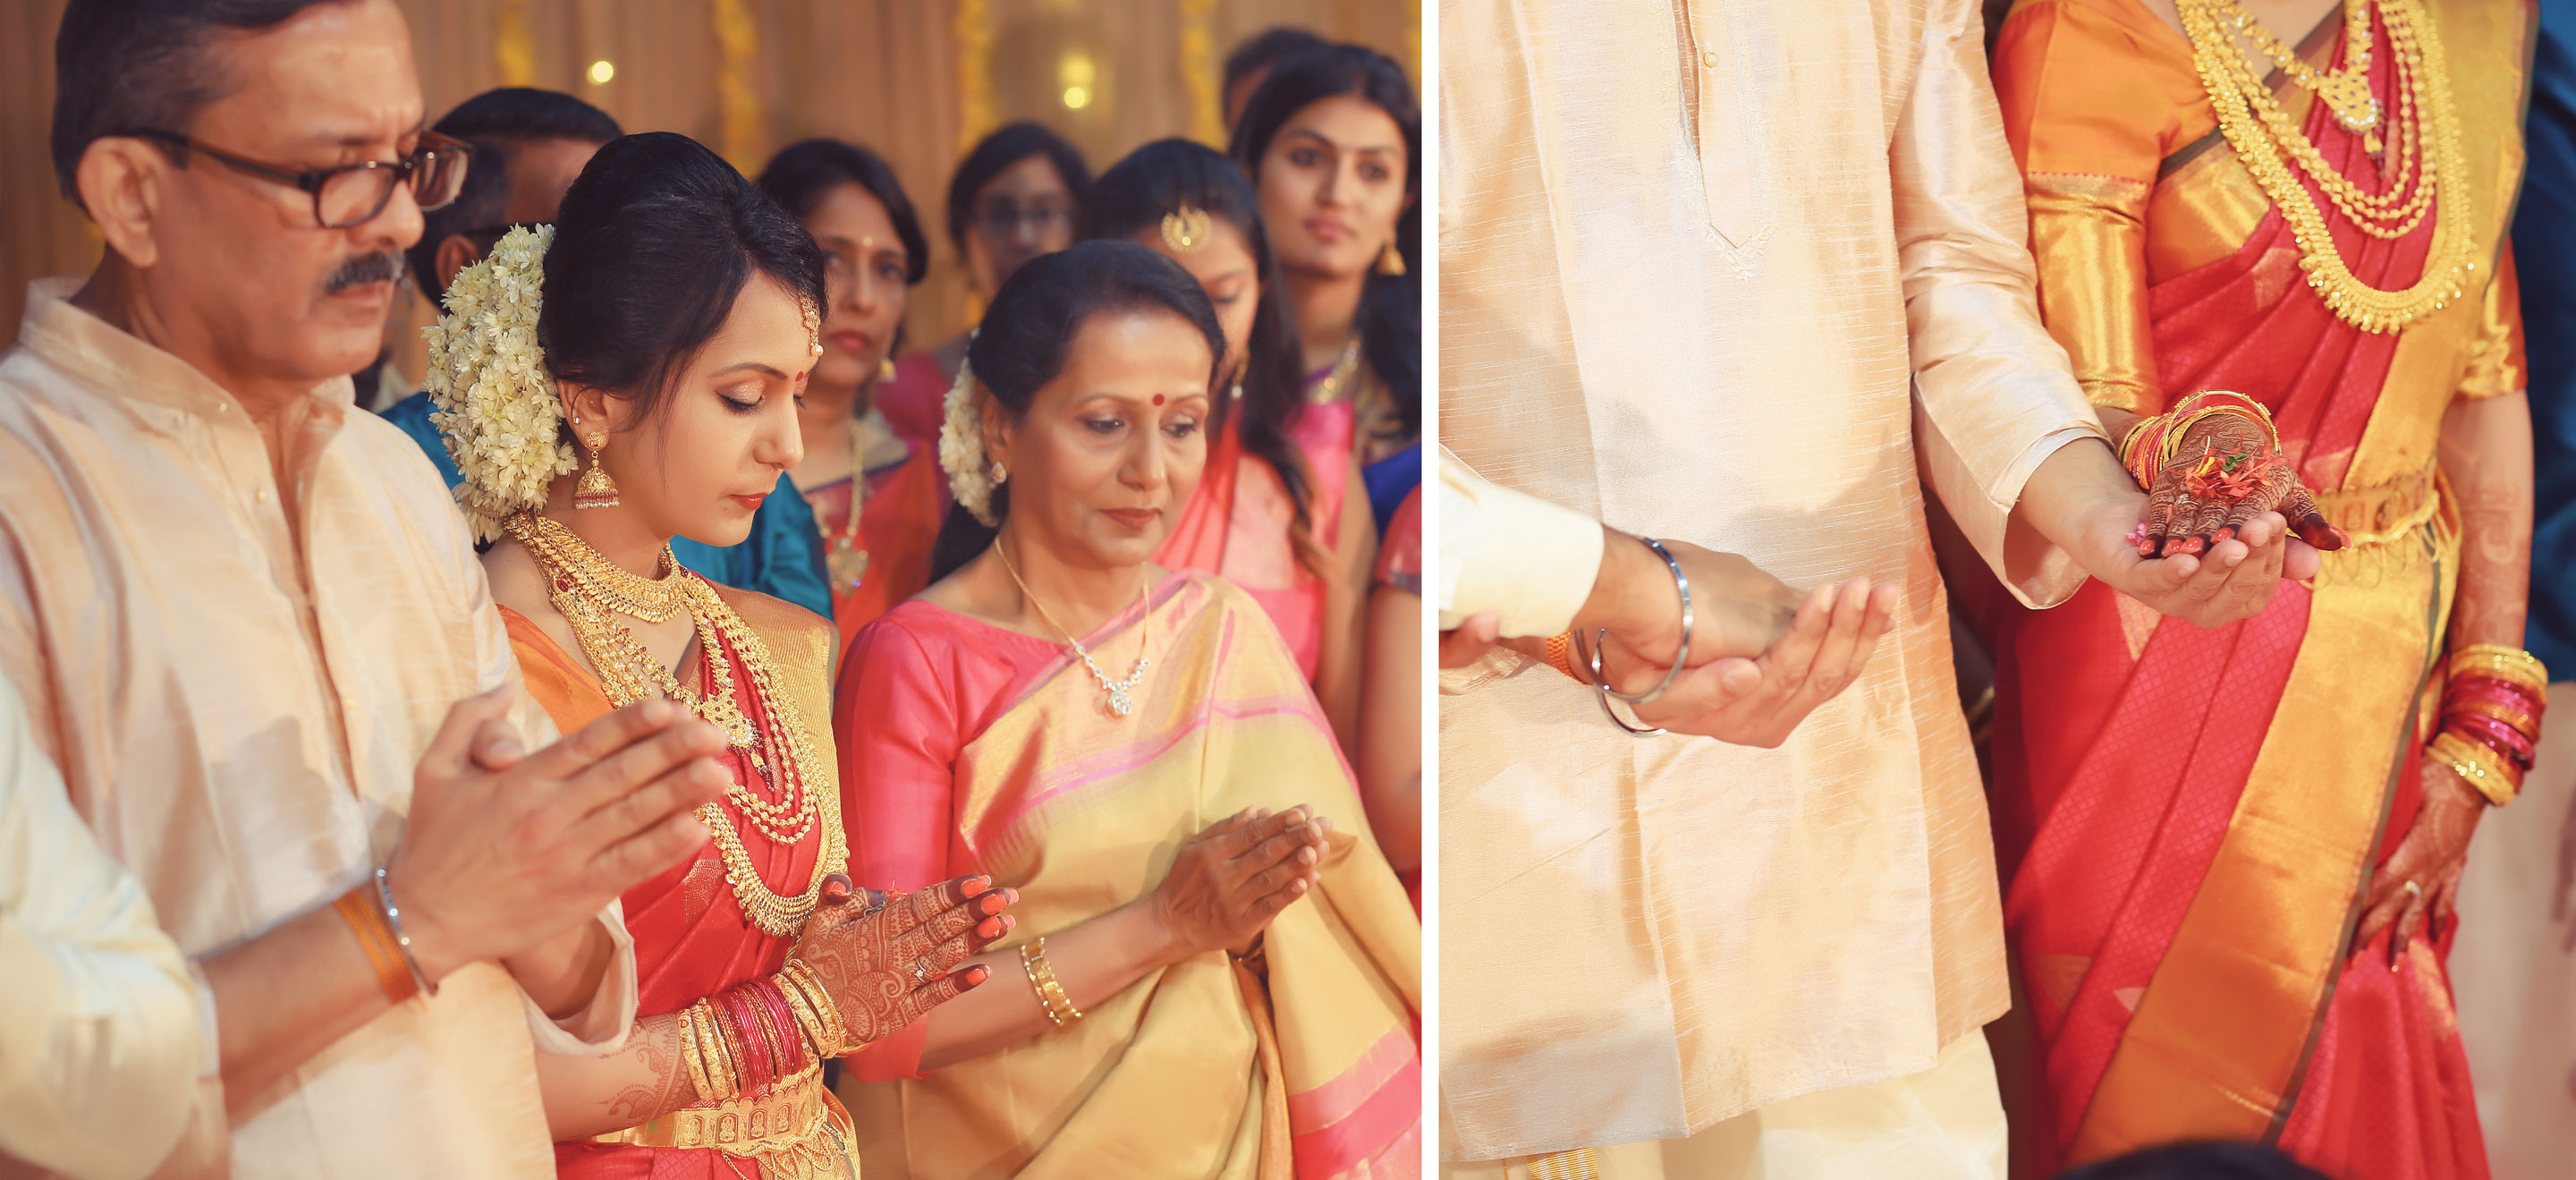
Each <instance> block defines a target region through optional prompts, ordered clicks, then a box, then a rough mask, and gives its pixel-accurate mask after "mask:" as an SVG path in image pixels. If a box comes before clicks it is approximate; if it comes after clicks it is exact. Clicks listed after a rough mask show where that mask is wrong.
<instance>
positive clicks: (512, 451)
mask: <svg viewBox="0 0 2576 1180" xmlns="http://www.w3.org/2000/svg"><path fill="white" fill-rule="evenodd" d="M554 233H555V231H554V227H553V226H551V225H539V226H533V227H531V226H519V227H517V228H514V229H512V230H511V231H510V232H509V233H508V234H506V235H504V236H503V237H502V238H501V240H500V241H499V242H498V243H496V244H494V245H493V247H492V252H491V253H490V254H489V255H487V256H485V257H484V259H483V260H482V261H480V262H477V263H475V264H474V265H472V266H469V267H466V268H465V269H464V270H463V271H462V272H460V273H458V274H457V276H456V281H455V282H453V283H450V284H448V287H447V314H445V315H442V316H440V317H439V319H438V322H437V323H436V324H433V325H431V326H429V327H427V328H423V329H421V336H422V337H423V338H424V339H426V340H428V342H429V372H428V374H427V376H426V378H425V379H424V381H423V384H424V385H425V386H426V387H427V389H428V391H429V400H430V404H431V405H433V406H435V407H436V409H435V410H434V411H433V412H432V413H431V414H430V416H429V420H430V422H431V423H432V424H434V425H436V426H437V427H438V429H439V433H440V434H442V435H444V436H446V439H447V455H448V457H449V458H451V459H454V460H455V461H456V469H457V471H458V472H460V473H462V474H463V475H464V477H465V482H464V483H463V484H461V485H459V486H458V487H457V489H456V501H457V503H458V505H460V506H461V507H463V508H464V510H465V515H466V519H467V520H468V521H469V522H470V523H471V524H472V526H473V529H474V539H475V540H476V541H478V542H479V541H490V540H496V539H498V538H499V537H500V536H501V535H502V534H501V522H502V521H503V520H506V519H508V518H510V517H512V516H516V515H518V514H519V513H521V512H526V511H531V510H533V509H536V508H539V507H542V506H543V505H544V504H545V502H546V488H547V486H548V485H550V484H552V483H553V482H554V478H555V477H556V476H558V475H565V474H569V473H570V472H571V471H572V470H573V469H574V466H575V463H574V459H573V450H572V445H571V444H570V443H567V442H565V441H563V437H562V424H563V416H564V411H563V401H562V399H561V398H560V397H558V396H557V395H556V393H555V379H554V375H553V374H551V373H549V372H547V371H546V360H545V354H544V352H543V350H541V349H540V348H538V346H537V311H538V309H539V307H540V306H542V295H543V291H544V288H545V277H546V276H545V258H546V247H547V246H548V245H549V244H550V243H552V242H553V241H554Z"/></svg>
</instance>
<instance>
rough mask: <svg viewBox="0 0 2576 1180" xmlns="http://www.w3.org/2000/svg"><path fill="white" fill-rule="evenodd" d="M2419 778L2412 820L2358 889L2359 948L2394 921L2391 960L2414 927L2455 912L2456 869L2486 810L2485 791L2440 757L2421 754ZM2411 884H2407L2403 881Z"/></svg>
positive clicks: (2429, 928)
mask: <svg viewBox="0 0 2576 1180" xmlns="http://www.w3.org/2000/svg"><path fill="white" fill-rule="evenodd" d="M2417 773H2418V774H2419V775H2421V776H2422V778H2423V783H2424V806H2423V809H2422V810H2421V811H2419V812H2417V813H2416V815H2415V823H2414V826H2412V827H2410V828H2408V829H2407V830H2406V838H2405V839H2403V840H2399V841H2398V842H2397V851H2395V852H2393V853H2390V854H2389V857H2388V861H2387V863H2385V864H2382V865H2380V866H2379V870H2378V871H2377V872H2375V873H2372V874H2371V875H2370V888H2369V889H2368V890H2367V891H2365V892H2364V893H2363V894H2362V912H2361V929H2360V931H2359V932H2358V933H2356V934H2354V935H2353V939H2352V946H2353V951H2354V953H2356V954H2357V953H2359V952H2360V950H2361V948H2362V947H2363V946H2365V945H2367V944H2368V943H2369V942H2370V940H2371V939H2374V938H2377V937H2379V932H2380V931H2382V930H2386V929H2388V928H2389V927H2390V926H2392V925H2394V926H2395V927H2396V928H2397V933H2396V934H2395V935H2394V936H2393V937H2391V938H2390V939H2389V940H2388V962H2389V965H2390V966H2392V967H2393V966H2395V965H2396V964H2397V960H2398V958H2399V957H2400V956H2402V955H2404V954H2405V953H2406V942H2407V940H2408V939H2410V938H2412V937H2414V935H2415V932H2416V931H2417V930H2419V929H2420V930H2422V931H2423V932H2424V936H2425V937H2427V938H2430V937H2432V934H2433V924H2434V923H2435V922H2439V921H2441V920H2443V919H2446V918H2449V917H2450V916H2451V915H2452V914H2453V913H2455V912H2457V910H2458V907H2459V899H2460V898H2459V894H2460V870H2462V869H2464V868H2467V867H2468V863H2469V838H2470V837H2471V836H2474V835H2476V834H2477V830H2478V820H2479V818H2480V817H2482V816H2484V815H2485V814H2486V810H2487V799H2486V796H2484V795H2481V794H2479V793H2478V789H2477V788H2476V787H2472V786H2470V785H2469V784H2468V782H2467V780H2465V779H2462V778H2461V777H2460V776H2459V774H2458V773H2457V772H2455V771H2453V770H2452V769H2451V768H2450V767H2448V766H2445V765H2443V764H2442V762H2441V761H2440V760H2439V759H2436V758H2434V757H2432V756H2431V755H2429V754H2428V755H2425V756H2424V758H2423V763H2422V765H2421V766H2420V767H2418V768H2417ZM2410 881H2411V882H2414V884H2415V888H2414V889H2408V888H2407V887H2406V885H2407V883H2408V882H2410Z"/></svg>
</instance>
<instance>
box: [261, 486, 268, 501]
mask: <svg viewBox="0 0 2576 1180" xmlns="http://www.w3.org/2000/svg"><path fill="white" fill-rule="evenodd" d="M259 502H260V503H262V504H265V503H268V489H267V488H261V489H260V490H259Z"/></svg>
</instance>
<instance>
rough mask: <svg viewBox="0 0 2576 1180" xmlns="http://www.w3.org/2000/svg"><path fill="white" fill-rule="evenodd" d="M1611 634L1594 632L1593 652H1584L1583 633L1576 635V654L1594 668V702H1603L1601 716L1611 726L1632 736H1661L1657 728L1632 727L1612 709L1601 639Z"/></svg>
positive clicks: (1603, 628) (1603, 630)
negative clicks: (1605, 675) (1603, 676)
mask: <svg viewBox="0 0 2576 1180" xmlns="http://www.w3.org/2000/svg"><path fill="white" fill-rule="evenodd" d="M1609 634H1610V629H1609V628H1607V627H1602V628H1599V629H1596V630H1595V631H1594V632H1593V639H1592V648H1591V651H1589V652H1586V651H1584V650H1583V648H1584V644H1583V632H1581V631H1577V632H1575V633H1574V648H1575V653H1574V654H1575V655H1576V656H1578V657H1580V658H1582V659H1583V661H1584V662H1585V663H1587V664H1589V665H1590V667H1591V668H1592V682H1591V683H1592V696H1593V699H1594V700H1597V701H1599V702H1601V715H1602V716H1604V717H1607V718H1609V719H1610V724H1612V725H1616V726H1618V727H1619V728H1620V729H1622V730H1624V731H1626V732H1627V733H1628V734H1630V735H1631V736H1634V737H1658V736H1661V735H1662V734H1663V732H1664V731H1663V730H1661V729H1655V728H1648V729H1639V728H1637V727H1636V726H1633V725H1630V724H1628V723H1627V722H1626V721H1624V720H1621V719H1620V717H1619V711H1618V710H1617V709H1613V708H1611V707H1610V686H1609V685H1608V684H1606V683H1604V682H1603V681H1602V678H1601V639H1602V637H1604V636H1607V635H1609Z"/></svg>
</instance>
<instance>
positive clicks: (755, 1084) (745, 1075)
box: [716, 992, 769, 1098]
mask: <svg viewBox="0 0 2576 1180" xmlns="http://www.w3.org/2000/svg"><path fill="white" fill-rule="evenodd" d="M716 1007H717V1009H718V1010H719V1011H720V1012H721V1013H722V1014H723V1016H724V1019H722V1020H718V1021H716V1028H717V1029H718V1030H719V1031H721V1032H722V1033H723V1034H724V1039H725V1048H726V1050H728V1051H729V1052H731V1053H732V1054H733V1059H734V1060H735V1061H736V1062H738V1063H740V1064H739V1066H738V1070H737V1080H736V1082H735V1084H734V1092H735V1093H736V1094H739V1095H741V1096H743V1097H745V1098H758V1097H760V1096H762V1095H764V1094H767V1093H768V1092H769V1079H768V1078H766V1077H764V1076H762V1075H763V1074H764V1073H765V1072H766V1071H764V1070H763V1069H762V1068H761V1062H760V1059H759V1058H758V1057H757V1056H755V1055H754V1054H753V1050H752V1042H753V1041H754V1040H756V1039H757V1038H755V1037H752V1036H750V1035H749V1033H750V1030H748V1029H746V1028H744V1027H743V1026H742V1010H741V1009H740V1008H739V1007H737V1006H736V1005H735V1003H734V995H733V993H732V992H726V993H724V994H723V995H720V996H717V997H716Z"/></svg>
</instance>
